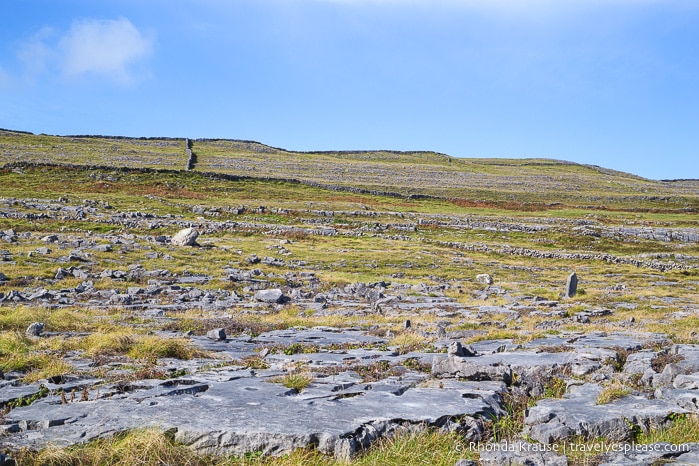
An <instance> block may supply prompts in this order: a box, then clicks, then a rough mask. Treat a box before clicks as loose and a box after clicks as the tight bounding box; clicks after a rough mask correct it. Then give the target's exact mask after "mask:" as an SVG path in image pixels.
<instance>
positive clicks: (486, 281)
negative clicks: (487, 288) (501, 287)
mask: <svg viewBox="0 0 699 466" xmlns="http://www.w3.org/2000/svg"><path fill="white" fill-rule="evenodd" d="M476 281H477V282H478V283H481V284H483V285H492V284H493V277H491V276H490V275H489V274H487V273H480V274H478V275H476Z"/></svg>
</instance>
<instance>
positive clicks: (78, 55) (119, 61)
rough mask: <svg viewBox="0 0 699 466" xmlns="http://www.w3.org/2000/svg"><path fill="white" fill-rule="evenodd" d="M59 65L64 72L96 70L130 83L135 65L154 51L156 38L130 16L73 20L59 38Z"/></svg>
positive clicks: (73, 74)
mask: <svg viewBox="0 0 699 466" xmlns="http://www.w3.org/2000/svg"><path fill="white" fill-rule="evenodd" d="M57 50H58V53H59V57H60V66H61V69H62V71H63V73H64V75H65V76H68V77H75V76H81V75H89V74H97V75H103V76H107V77H109V78H111V79H114V80H115V81H117V82H119V83H122V84H128V83H131V82H133V81H134V79H135V78H136V75H135V74H134V68H133V66H134V65H135V64H137V63H138V62H139V61H141V60H143V59H144V58H146V57H148V56H149V55H150V54H151V53H152V51H153V39H152V38H151V37H147V36H146V35H144V34H143V33H141V31H139V30H138V29H137V28H136V27H135V26H134V25H133V24H132V23H131V22H130V21H129V20H128V19H126V18H119V19H116V20H82V21H76V22H74V23H73V25H72V27H71V29H70V31H69V32H68V34H66V35H65V36H63V37H62V38H61V39H60V40H59V42H58V49H57Z"/></svg>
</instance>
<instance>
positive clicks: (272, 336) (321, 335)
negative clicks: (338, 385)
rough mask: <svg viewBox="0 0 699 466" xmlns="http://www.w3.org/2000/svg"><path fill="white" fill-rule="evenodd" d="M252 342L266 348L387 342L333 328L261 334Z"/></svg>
mask: <svg viewBox="0 0 699 466" xmlns="http://www.w3.org/2000/svg"><path fill="white" fill-rule="evenodd" d="M252 341H253V342H255V343H259V344H264V345H266V346H272V345H290V344H293V343H300V344H313V345H317V346H321V347H323V346H330V345H382V344H385V343H386V342H387V340H386V339H385V338H378V337H373V336H370V335H366V334H365V333H364V332H362V331H360V330H352V329H343V330H340V329H336V328H331V327H313V328H309V329H299V328H290V329H286V330H274V331H271V332H265V333H261V334H259V335H258V336H257V337H255V338H253V340H252Z"/></svg>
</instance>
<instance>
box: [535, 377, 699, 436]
mask: <svg viewBox="0 0 699 466" xmlns="http://www.w3.org/2000/svg"><path fill="white" fill-rule="evenodd" d="M601 391H602V387H601V386H599V385H596V384H589V383H587V384H584V385H581V386H579V387H576V389H575V390H574V391H572V393H568V394H567V395H566V396H565V397H564V398H563V399H544V400H541V401H539V402H538V403H537V405H536V406H534V407H532V408H529V409H528V410H527V412H526V413H525V414H526V415H525V419H524V422H525V429H524V433H525V434H526V435H528V436H529V437H530V438H532V439H534V440H536V441H538V442H541V443H552V442H555V441H558V440H563V439H566V438H568V437H572V436H582V437H584V438H596V437H605V438H607V439H609V440H610V441H626V440H628V439H629V438H630V435H631V427H630V425H633V426H638V427H639V428H641V430H643V431H644V432H645V431H648V430H649V429H651V428H659V427H662V426H664V425H665V424H667V423H668V422H669V418H670V415H671V414H674V413H677V414H683V413H688V412H689V411H688V410H686V409H684V408H681V407H680V406H678V404H677V403H675V402H672V401H667V400H658V399H655V400H648V399H647V398H645V397H642V396H626V397H624V398H621V399H618V400H614V401H612V402H611V403H608V404H604V405H598V404H597V396H598V395H599V393H600V392H601Z"/></svg>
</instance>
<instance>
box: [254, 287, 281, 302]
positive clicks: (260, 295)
mask: <svg viewBox="0 0 699 466" xmlns="http://www.w3.org/2000/svg"><path fill="white" fill-rule="evenodd" d="M255 299H256V300H258V301H262V302H263V303H270V304H281V303H283V302H284V301H286V299H287V298H286V296H284V293H283V292H282V290H280V289H279V288H273V289H271V290H260V291H258V292H257V293H255Z"/></svg>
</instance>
